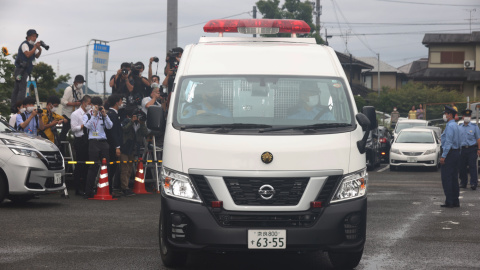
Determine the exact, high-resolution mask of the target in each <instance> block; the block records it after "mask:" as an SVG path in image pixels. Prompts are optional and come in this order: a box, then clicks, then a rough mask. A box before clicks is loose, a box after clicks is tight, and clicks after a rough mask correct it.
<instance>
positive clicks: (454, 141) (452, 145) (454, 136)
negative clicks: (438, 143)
mask: <svg viewBox="0 0 480 270" xmlns="http://www.w3.org/2000/svg"><path fill="white" fill-rule="evenodd" d="M440 138H441V140H442V149H443V153H442V158H446V157H447V155H448V152H449V151H450V149H460V128H459V127H458V125H457V123H455V120H454V119H452V120H450V121H448V123H447V126H446V127H445V130H444V131H443V133H442V136H441V137H440Z"/></svg>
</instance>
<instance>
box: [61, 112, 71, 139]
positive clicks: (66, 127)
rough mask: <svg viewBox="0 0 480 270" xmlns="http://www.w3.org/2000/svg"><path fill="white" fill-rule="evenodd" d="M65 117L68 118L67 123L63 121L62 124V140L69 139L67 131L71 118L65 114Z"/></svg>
mask: <svg viewBox="0 0 480 270" xmlns="http://www.w3.org/2000/svg"><path fill="white" fill-rule="evenodd" d="M63 117H64V118H65V119H67V120H68V122H67V123H63V125H62V131H61V132H60V136H59V137H60V141H65V140H66V139H67V133H68V131H69V130H70V128H71V126H70V118H68V117H67V116H66V115H65V114H64V115H63Z"/></svg>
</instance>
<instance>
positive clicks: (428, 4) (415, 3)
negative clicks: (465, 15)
mask: <svg viewBox="0 0 480 270" xmlns="http://www.w3.org/2000/svg"><path fill="white" fill-rule="evenodd" d="M377 1H380V2H390V3H399V4H414V5H427V6H450V7H479V6H480V5H461V4H443V3H420V2H410V1H397V0H377Z"/></svg>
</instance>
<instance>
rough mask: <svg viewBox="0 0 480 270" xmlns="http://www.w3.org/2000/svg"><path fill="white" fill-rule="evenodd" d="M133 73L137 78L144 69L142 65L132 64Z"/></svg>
mask: <svg viewBox="0 0 480 270" xmlns="http://www.w3.org/2000/svg"><path fill="white" fill-rule="evenodd" d="M130 65H131V69H130V70H131V71H132V75H135V76H138V75H139V74H140V70H141V69H142V68H143V66H142V65H140V64H134V63H131V64H130Z"/></svg>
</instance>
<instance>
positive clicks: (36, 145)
mask: <svg viewBox="0 0 480 270" xmlns="http://www.w3.org/2000/svg"><path fill="white" fill-rule="evenodd" d="M64 189H65V168H64V160H63V156H62V154H61V153H60V151H59V150H58V148H57V146H55V145H54V144H53V143H51V142H50V141H49V140H46V139H43V138H41V137H38V136H37V137H33V136H31V135H27V134H25V133H19V132H17V131H15V130H14V129H13V128H12V127H11V126H9V125H8V123H7V122H6V121H3V120H0V203H1V202H2V201H3V200H4V199H5V198H8V199H10V200H11V201H13V202H25V201H28V200H30V199H32V198H33V197H34V195H36V194H45V193H50V192H54V191H63V190H64Z"/></svg>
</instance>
